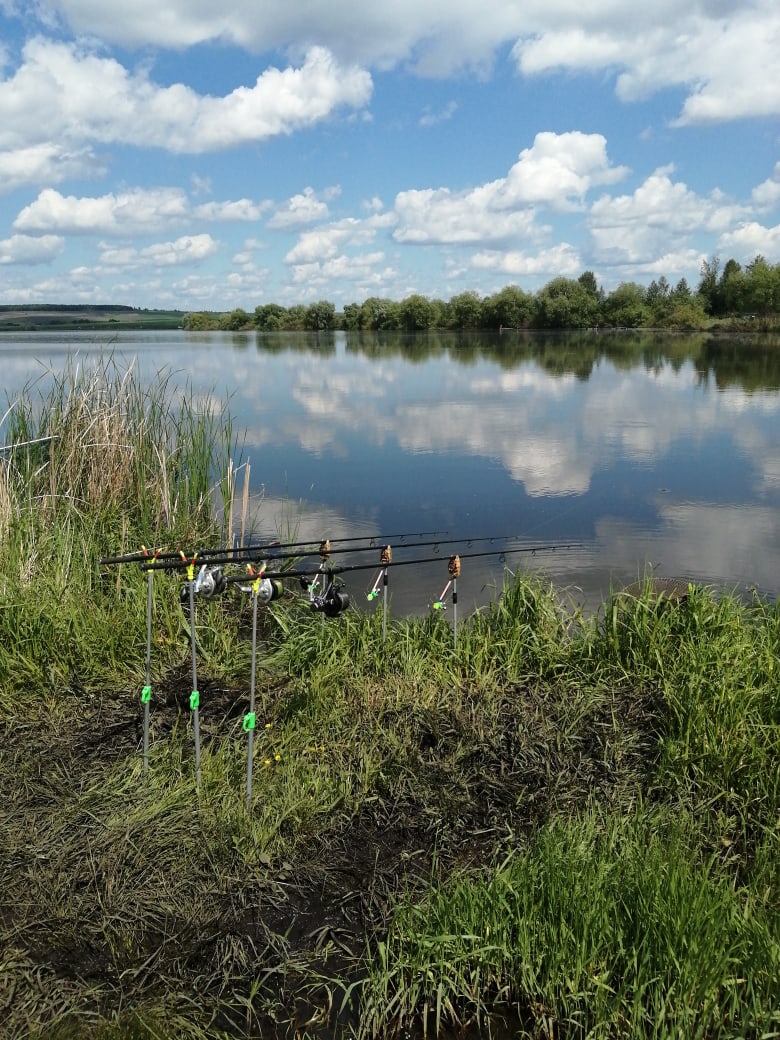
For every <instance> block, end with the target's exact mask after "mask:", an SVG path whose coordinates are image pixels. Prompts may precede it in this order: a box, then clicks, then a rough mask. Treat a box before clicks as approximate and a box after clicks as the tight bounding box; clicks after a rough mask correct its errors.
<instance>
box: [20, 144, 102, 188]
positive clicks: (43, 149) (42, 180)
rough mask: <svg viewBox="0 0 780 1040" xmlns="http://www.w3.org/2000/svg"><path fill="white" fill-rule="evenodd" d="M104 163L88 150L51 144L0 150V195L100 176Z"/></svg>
mask: <svg viewBox="0 0 780 1040" xmlns="http://www.w3.org/2000/svg"><path fill="white" fill-rule="evenodd" d="M103 171H104V167H103V164H102V163H101V162H100V161H99V160H98V159H97V158H96V157H95V155H94V153H93V152H92V151H91V149H89V148H76V149H70V148H63V147H62V146H61V145H58V144H56V143H54V142H51V141H42V142H40V143H39V144H34V145H31V146H30V147H23V148H16V149H13V150H11V151H0V192H9V191H13V190H14V189H15V188H18V187H20V186H21V185H23V184H51V183H52V182H54V183H57V182H59V181H62V180H64V179H65V178H66V177H79V176H84V175H90V174H91V175H97V174H100V173H103Z"/></svg>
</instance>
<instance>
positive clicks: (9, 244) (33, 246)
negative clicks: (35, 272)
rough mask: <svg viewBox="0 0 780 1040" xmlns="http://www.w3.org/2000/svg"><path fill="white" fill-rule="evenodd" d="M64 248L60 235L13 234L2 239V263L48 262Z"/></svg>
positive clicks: (0, 260)
mask: <svg viewBox="0 0 780 1040" xmlns="http://www.w3.org/2000/svg"><path fill="white" fill-rule="evenodd" d="M64 248H65V240H64V239H63V238H60V236H59V235H42V236H40V237H33V236H31V235H12V236H11V237H10V238H6V239H5V240H3V241H0V264H26V265H31V264H47V263H49V261H51V260H53V259H54V258H55V257H56V256H59V255H60V253H61V252H62V251H63V249H64Z"/></svg>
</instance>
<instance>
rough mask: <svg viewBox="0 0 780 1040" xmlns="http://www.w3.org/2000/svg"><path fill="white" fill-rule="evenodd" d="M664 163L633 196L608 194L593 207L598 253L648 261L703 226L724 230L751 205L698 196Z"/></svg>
mask: <svg viewBox="0 0 780 1040" xmlns="http://www.w3.org/2000/svg"><path fill="white" fill-rule="evenodd" d="M672 174H673V170H672V168H671V167H662V168H660V169H658V170H656V171H655V172H654V173H653V174H652V175H651V176H650V177H648V178H646V180H645V181H643V182H642V184H640V185H639V187H638V188H637V189H636V190H635V191H634V192H633V193H632V194H630V195H615V196H610V195H604V196H602V197H601V198H599V199H597V200H596V202H594V204H593V206H592V207H591V210H590V213H589V216H588V225H589V227H590V232H591V235H592V236H593V241H594V245H595V248H596V253H597V255H598V257H599V258H600V259H602V260H605V261H610V262H612V263H620V262H629V263H635V264H642V263H646V262H647V261H649V260H651V259H656V258H657V257H658V256H659V254H661V253H663V252H665V251H668V250H670V249H672V250H673V249H675V248H680V247H681V246H682V245H684V244H685V243H686V242H688V241H689V240H690V238H691V236H692V235H694V234H695V233H696V232H700V231H704V230H706V231H709V232H715V233H717V232H723V231H725V230H726V229H727V228H728V227H730V226H731V225H732V224H733V223H734V221H735V220H738V219H741V218H742V217H744V215H745V214H746V212H747V210H746V208H745V207H744V206H741V205H739V204H737V203H730V202H728V201H727V200H726V199H724V198H723V197H722V195H721V193H720V192H718V191H714V192H712V193H711V194H710V195H709V196H701V195H698V194H697V193H696V192H695V191H692V190H691V189H690V188H689V187H688V186H687V185H686V184H685V183H684V182H683V181H675V180H673V179H672Z"/></svg>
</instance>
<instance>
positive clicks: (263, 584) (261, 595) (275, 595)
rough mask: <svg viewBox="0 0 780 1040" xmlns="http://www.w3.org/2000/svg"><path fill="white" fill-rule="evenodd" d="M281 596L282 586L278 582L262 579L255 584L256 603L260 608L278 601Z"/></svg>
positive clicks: (282, 593)
mask: <svg viewBox="0 0 780 1040" xmlns="http://www.w3.org/2000/svg"><path fill="white" fill-rule="evenodd" d="M283 595H284V586H283V585H282V583H281V582H280V581H272V580H271V578H263V579H262V580H261V581H259V582H258V584H257V602H258V604H259V605H260V606H261V607H267V606H268V604H269V603H271V602H272V600H275V599H280V598H281V597H282V596H283Z"/></svg>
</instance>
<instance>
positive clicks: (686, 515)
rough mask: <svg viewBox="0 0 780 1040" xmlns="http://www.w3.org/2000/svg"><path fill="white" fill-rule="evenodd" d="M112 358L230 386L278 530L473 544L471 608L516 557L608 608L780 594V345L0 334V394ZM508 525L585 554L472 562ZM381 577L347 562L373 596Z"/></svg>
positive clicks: (415, 585) (517, 563) (269, 517)
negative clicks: (436, 535) (666, 594)
mask: <svg viewBox="0 0 780 1040" xmlns="http://www.w3.org/2000/svg"><path fill="white" fill-rule="evenodd" d="M106 350H108V351H111V352H112V353H113V354H114V355H115V356H116V357H117V359H119V360H121V361H122V363H124V362H133V363H134V364H135V365H137V366H138V369H139V371H140V372H141V373H142V376H143V378H144V379H145V380H150V381H151V380H154V379H157V378H159V376H160V373H161V372H162V373H167V374H168V375H169V378H170V380H171V381H172V384H175V385H177V384H181V385H185V384H189V385H191V386H192V387H193V388H194V390H195V391H196V393H197V395H198V397H199V398H200V399H202V401H203V405H204V407H208V406H209V403H210V402H212V401H214V400H218V399H224V398H225V397H226V396H228V395H229V397H230V412H231V414H232V415H233V416H234V419H235V426H236V428H238V429H242V430H243V429H245V430H246V438H245V440H243V441H242V445H241V452H242V454H241V459H240V461H242V462H247V461H248V462H249V463H250V467H251V469H250V473H251V486H252V491H253V496H254V497H253V512H254V523H255V526H256V529H257V531H258V533H260V534H263V535H272V534H276V533H277V532H279V531H282V532H286V531H287V530H288V529H289V528H290V526H291V525H297V528H298V536H299V537H306V538H308V537H311V538H315V539H317V540H319V539H320V538H321V537H324V536H329V537H331V538H339V537H346V536H351V535H355V534H361V535H362V534H373V535H376V536H378V537H379V538H381V537H382V536H383V535H384V536H386V535H391V534H392V535H395V534H398V533H401V532H409V533H414V532H423V531H438V532H444V531H446V532H448V534H447V535H446V536H442V538H443V537H447V538H457V539H464V543H463V544H461V545H459V546H457V548H458V550H459V551H461V552H462V554H463V560H462V572H461V578H460V580H459V584H458V591H459V600H460V608H461V610H464V611H468V610H469V609H470V608H472V607H474V606H475V605H478V604H482V603H484V602H486V601H487V600H488V599H489V598H490V597H491V596H492V595H493V594H494V592H495V588H496V585H498V586H500V583H501V580H502V573H503V567H504V566H509V567H511V568H512V569H529V570H534V571H541V572H542V573H543V574H544V575H546V576H547V577H549V578H550V579H551V580H552V581H554V582H555V584H556V585H558V586H559V587H560V588H561V590H562V591H563V593H564V595H565V596H566V597H567V598H569V599H570V600H571V601H572V602H573V603H577V604H581V605H583V606H585V607H586V608H588V609H593V608H595V607H597V606H598V604H599V603H601V601H602V600H603V599H604V598H605V597H606V596H607V595H608V594H609V591H610V589H611V588H615V587H618V586H621V585H624V584H627V583H629V582H632V581H634V580H636V579H637V578H638V577H641V576H642V575H643V574H645V573H647V572H648V571H649V570H652V572H653V573H654V574H656V575H657V576H665V577H666V576H684V577H688V578H693V579H696V580H701V581H705V582H712V583H715V584H717V585H725V586H726V587H728V588H729V589H735V588H738V589H740V590H746V589H748V588H750V587H751V586H756V587H757V588H758V589H759V590H760V591H761V592H764V593H768V594H775V593H776V592H777V590H778V589H780V510H778V506H779V505H780V342H778V340H777V339H776V338H775V339H774V340H769V339H764V338H761V339H759V338H750V339H745V340H741V341H736V340H733V339H728V338H725V337H723V336H721V337H717V338H713V337H708V336H701V335H700V336H691V337H687V336H686V337H683V336H675V337H663V336H659V335H656V334H646V333H642V334H628V335H623V334H611V333H610V334H595V333H594V334H570V335H561V336H545V335H541V334H539V335H529V336H520V335H517V334H514V333H512V334H511V335H508V336H507V335H504V336H498V335H488V336H485V335H475V336H465V335H461V336H459V335H456V334H452V335H438V334H430V335H420V336H403V337H402V336H397V335H393V334H384V335H360V336H358V335H357V334H354V335H353V334H344V333H336V334H333V335H328V336H323V337H321V338H319V339H318V338H317V337H316V336H314V335H308V334H292V333H289V334H280V335H275V336H268V335H265V336H260V335H255V334H227V333H185V332H160V333H124V334H123V333H120V334H119V335H118V336H115V337H112V338H111V339H110V341H109V339H108V338H106V339H104V340H100V339H99V338H97V337H96V336H95V334H94V333H91V334H88V333H83V334H82V333H74V334H66V333H59V334H55V335H49V334H38V333H33V334H25V335H24V336H21V337H20V336H11V335H0V372H2V388H3V389H4V391H5V395H6V397H7V399H8V401H9V402H11V401H13V398H14V395H15V394H17V393H18V392H19V390H20V389H21V388H22V387H23V386H24V385H25V384H29V383H30V382H31V381H34V380H38V381H39V382H40V385H41V386H42V387H45V385H46V383H47V381H48V380H49V379H50V377H51V373H52V372H59V371H62V370H63V368H64V367H65V365H66V364H67V362H68V359H69V357H70V358H71V359H73V358H75V359H76V360H77V362H78V363H79V364H83V365H86V366H89V365H90V364H91V363H92V362H93V361H94V359H95V357H96V356H97V355H98V354H99V353H100V352H101V351H103V352H105V351H106ZM4 412H5V406H3V407H2V408H1V409H0V415H2V413H4ZM3 440H4V428H3V425H0V443H2V442H3ZM488 536H492V537H495V538H499V537H500V536H513V537H515V538H521V539H523V540H524V542H525V543H526V544H527V545H535V544H538V545H544V544H547V543H549V542H553V541H554V542H557V541H566V542H577V543H579V544H580V547H579V548H578V549H576V550H573V551H567V552H556V553H547V552H540V553H538V554H537V555H535V556H531V555H530V554H523V555H509V556H508V557H507V558H506V560H503V561H502V560H500V558H499V557H498V556H495V557H479V558H468V557H467V556H466V555H465V554H467V553H468V552H480V551H492V550H494V549H497V548H499V547H500V546H501V543H500V541H499V542H493V543H492V544H491V543H486V542H483V541H481V540H480V539H483V538H485V537H488ZM467 539H473V541H472V542H471V544H470V545H469V544H466V542H465V540H467ZM396 544H397V542H396ZM439 551H440V553H441V557H442V559H441V561H440V562H435V563H431V564H427V565H425V566H421V567H412V566H409V567H398V568H394V569H393V571H392V572H391V604H392V609H393V611H394V612H396V613H412V612H413V613H424V612H426V611H427V609H429V605H430V604H431V603H432V602H433V601H434V600H436V599H437V598H438V596H439V594H440V593H441V591H442V587H443V586H444V585H445V584H446V581H447V565H446V564H447V557H448V555H449V552H450V551H451V548H450V547H449V546H442V547H441V548H440V550H439ZM429 552H431V550H426V553H429ZM402 555H403V552H402V549H401V548H400V546H399V548H398V550H397V551H396V553H395V558H396V559H400V558H402ZM376 556H377V562H378V550H377V552H376ZM339 562H343V563H350V562H351V563H357V562H362V563H371V562H372V556H371V554H368V555H363V556H362V557H361V558H360V559H359V560H358V558H352V557H340V558H339ZM375 576H376V575H375V572H371V571H365V572H361V571H356V572H354V573H352V572H351V573H350V574H348V575H347V578H348V587H349V590H350V593H351V594H352V596H353V598H354V599H355V600H356V601H358V602H365V597H364V595H363V594H364V592H366V591H367V590H368V589H369V588H370V586H371V584H372V583H373V580H374V578H375ZM368 609H371V608H368Z"/></svg>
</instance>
